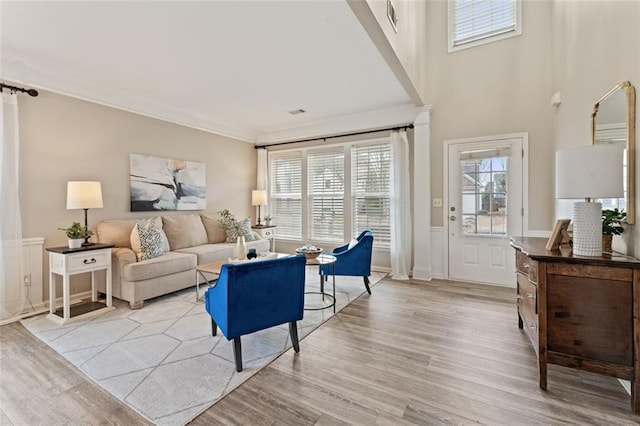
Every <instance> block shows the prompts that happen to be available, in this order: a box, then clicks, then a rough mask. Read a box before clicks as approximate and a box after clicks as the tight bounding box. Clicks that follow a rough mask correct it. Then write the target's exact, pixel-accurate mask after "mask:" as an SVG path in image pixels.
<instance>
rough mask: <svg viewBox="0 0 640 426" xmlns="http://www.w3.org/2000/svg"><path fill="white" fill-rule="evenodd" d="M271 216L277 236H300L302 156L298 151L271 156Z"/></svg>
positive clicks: (298, 237)
mask: <svg viewBox="0 0 640 426" xmlns="http://www.w3.org/2000/svg"><path fill="white" fill-rule="evenodd" d="M270 175H271V185H270V189H271V200H270V202H269V206H270V209H271V216H272V217H273V220H274V222H275V223H276V224H277V225H278V237H282V238H295V239H301V238H302V158H301V156H300V154H299V153H297V154H296V155H288V156H282V157H273V158H272V159H271V164H270Z"/></svg>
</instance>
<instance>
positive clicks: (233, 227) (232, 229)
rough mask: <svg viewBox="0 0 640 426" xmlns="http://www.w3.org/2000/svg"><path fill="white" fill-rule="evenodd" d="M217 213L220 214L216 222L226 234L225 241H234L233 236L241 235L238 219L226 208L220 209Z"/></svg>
mask: <svg viewBox="0 0 640 426" xmlns="http://www.w3.org/2000/svg"><path fill="white" fill-rule="evenodd" d="M218 214H219V215H220V218H219V219H218V223H219V224H220V229H222V230H223V231H224V232H225V233H226V234H227V242H228V243H233V242H235V241H234V240H233V238H235V237H238V236H241V235H242V227H241V226H240V221H238V219H236V217H235V216H234V215H233V214H232V213H231V212H230V211H229V210H228V209H224V210H220V211H219V212H218Z"/></svg>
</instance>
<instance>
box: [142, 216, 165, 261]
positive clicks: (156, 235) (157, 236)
mask: <svg viewBox="0 0 640 426" xmlns="http://www.w3.org/2000/svg"><path fill="white" fill-rule="evenodd" d="M136 230H137V231H138V236H139V237H140V253H136V256H137V257H138V260H148V259H153V258H154V257H158V256H162V255H163V254H164V240H163V239H162V233H161V231H160V230H159V229H158V228H156V227H155V226H154V225H153V223H151V222H149V223H147V224H145V225H141V224H139V223H138V224H136Z"/></svg>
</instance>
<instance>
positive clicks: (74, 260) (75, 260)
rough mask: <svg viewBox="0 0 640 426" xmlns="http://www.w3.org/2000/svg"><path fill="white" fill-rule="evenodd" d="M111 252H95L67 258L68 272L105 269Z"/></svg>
mask: <svg viewBox="0 0 640 426" xmlns="http://www.w3.org/2000/svg"><path fill="white" fill-rule="evenodd" d="M110 252H111V250H99V251H98V250H96V251H94V252H90V253H83V254H82V255H75V256H69V259H68V260H69V272H76V271H83V270H85V269H98V268H101V267H105V268H106V267H107V265H108V264H109V261H110V260H111V259H109V258H108V257H109V256H110Z"/></svg>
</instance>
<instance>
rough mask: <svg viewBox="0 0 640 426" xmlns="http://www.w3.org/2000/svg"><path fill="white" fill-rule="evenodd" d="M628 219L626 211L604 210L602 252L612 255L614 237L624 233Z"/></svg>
mask: <svg viewBox="0 0 640 426" xmlns="http://www.w3.org/2000/svg"><path fill="white" fill-rule="evenodd" d="M626 219H627V213H626V212H625V211H624V210H618V209H617V208H615V209H604V210H602V251H603V252H605V253H611V243H612V240H613V236H614V235H620V234H622V233H623V232H624V227H623V226H622V224H623V223H624V222H625V220H626Z"/></svg>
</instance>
